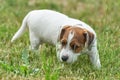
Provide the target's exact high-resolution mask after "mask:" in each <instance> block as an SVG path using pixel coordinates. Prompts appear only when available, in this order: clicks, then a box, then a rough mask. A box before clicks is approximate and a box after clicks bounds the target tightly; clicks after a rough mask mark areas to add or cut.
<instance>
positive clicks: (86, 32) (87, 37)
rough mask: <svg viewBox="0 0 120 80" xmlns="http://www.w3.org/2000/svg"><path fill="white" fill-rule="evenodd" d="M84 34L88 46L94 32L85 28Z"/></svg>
mask: <svg viewBox="0 0 120 80" xmlns="http://www.w3.org/2000/svg"><path fill="white" fill-rule="evenodd" d="M83 35H84V37H85V46H86V47H87V46H89V45H91V43H92V41H93V39H94V34H93V33H91V32H89V31H87V30H84V32H83Z"/></svg>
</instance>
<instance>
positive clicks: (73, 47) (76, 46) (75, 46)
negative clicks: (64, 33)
mask: <svg viewBox="0 0 120 80" xmlns="http://www.w3.org/2000/svg"><path fill="white" fill-rule="evenodd" d="M71 48H72V49H73V50H76V49H78V48H79V46H78V45H75V44H74V45H71Z"/></svg>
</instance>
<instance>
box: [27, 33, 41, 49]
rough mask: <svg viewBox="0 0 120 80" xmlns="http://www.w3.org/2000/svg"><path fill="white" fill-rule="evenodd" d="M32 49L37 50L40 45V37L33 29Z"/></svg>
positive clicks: (31, 36) (31, 35)
mask: <svg viewBox="0 0 120 80" xmlns="http://www.w3.org/2000/svg"><path fill="white" fill-rule="evenodd" d="M29 36H30V44H31V45H30V49H31V50H37V49H38V48H39V45H40V38H39V37H38V36H37V35H36V34H35V33H34V32H32V31H30V34H29Z"/></svg>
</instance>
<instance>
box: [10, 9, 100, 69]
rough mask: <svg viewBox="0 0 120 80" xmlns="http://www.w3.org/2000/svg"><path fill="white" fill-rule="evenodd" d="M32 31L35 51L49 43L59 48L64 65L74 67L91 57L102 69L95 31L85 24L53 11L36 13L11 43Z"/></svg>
mask: <svg viewBox="0 0 120 80" xmlns="http://www.w3.org/2000/svg"><path fill="white" fill-rule="evenodd" d="M27 27H28V29H29V35H30V43H31V49H38V47H39V45H40V44H41V43H43V42H47V43H50V44H53V45H55V46H56V53H57V57H58V59H59V60H60V61H62V62H63V61H64V62H67V63H73V62H75V61H76V60H77V57H78V56H79V55H81V54H82V53H87V54H88V55H89V57H90V61H91V62H92V64H93V65H94V66H95V67H97V68H100V67H101V64H100V60H99V54H98V50H97V39H96V33H95V32H94V30H93V29H92V28H91V27H90V26H89V25H87V24H85V23H84V22H82V21H80V20H77V19H73V18H70V17H68V16H66V15H64V14H61V13H59V12H56V11H52V10H34V11H31V12H29V13H28V14H27V15H26V17H25V18H24V20H23V22H22V25H21V27H20V29H19V30H18V31H17V33H16V34H15V35H14V36H13V38H12V40H11V42H13V41H14V40H16V39H17V38H19V37H20V36H21V35H22V34H23V33H24V32H25V29H26V28H27Z"/></svg>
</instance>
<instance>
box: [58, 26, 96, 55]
mask: <svg viewBox="0 0 120 80" xmlns="http://www.w3.org/2000/svg"><path fill="white" fill-rule="evenodd" d="M71 30H72V31H73V33H74V36H73V38H72V40H71V42H70V47H71V49H72V50H73V51H74V52H75V53H79V52H80V51H81V50H82V49H83V48H84V47H85V42H86V41H87V36H86V35H87V34H88V36H89V40H88V45H90V44H91V42H92V41H93V39H94V34H93V33H91V32H89V31H87V30H86V29H83V28H79V27H76V26H74V27H71V26H69V25H67V26H65V27H64V28H63V29H62V30H61V34H60V42H61V44H62V48H63V47H65V46H66V44H67V39H68V35H69V32H70V31H71Z"/></svg>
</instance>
